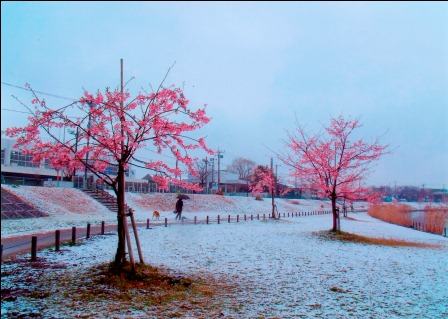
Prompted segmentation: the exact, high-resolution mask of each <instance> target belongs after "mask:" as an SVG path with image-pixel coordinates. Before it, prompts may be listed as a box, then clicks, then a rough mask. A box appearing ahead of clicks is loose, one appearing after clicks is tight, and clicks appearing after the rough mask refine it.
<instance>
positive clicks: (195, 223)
mask: <svg viewBox="0 0 448 319" xmlns="http://www.w3.org/2000/svg"><path fill="white" fill-rule="evenodd" d="M196 220H197V219H196V216H194V224H195V225H196Z"/></svg>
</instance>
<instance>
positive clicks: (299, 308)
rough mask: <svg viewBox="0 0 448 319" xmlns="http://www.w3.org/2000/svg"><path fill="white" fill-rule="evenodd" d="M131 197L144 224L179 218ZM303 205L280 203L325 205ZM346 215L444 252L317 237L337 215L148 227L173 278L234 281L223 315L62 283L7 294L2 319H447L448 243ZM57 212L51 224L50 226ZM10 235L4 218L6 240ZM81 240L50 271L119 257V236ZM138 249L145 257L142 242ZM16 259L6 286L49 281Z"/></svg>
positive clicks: (248, 202)
mask: <svg viewBox="0 0 448 319" xmlns="http://www.w3.org/2000/svg"><path fill="white" fill-rule="evenodd" d="M82 195H83V194H82ZM76 196H78V195H76ZM83 196H84V195H83ZM50 197H51V196H50ZM53 197H55V196H54V195H53ZM127 200H128V203H129V204H130V206H132V207H134V208H135V210H136V216H137V215H138V218H139V219H140V220H146V218H149V217H150V216H149V215H150V214H152V211H153V210H160V211H161V212H164V214H166V215H167V216H169V218H170V219H174V214H172V213H171V210H172V209H171V208H170V207H171V206H174V204H175V200H176V198H175V195H174V194H164V195H163V196H160V195H158V196H156V195H153V194H151V195H139V194H127ZM299 202H300V203H299V205H297V204H294V203H292V202H291V201H288V200H283V201H280V200H276V203H277V205H278V207H279V211H280V212H281V213H283V212H286V213H288V212H293V211H294V209H295V211H312V210H320V209H321V205H325V204H327V202H321V201H307V200H299ZM184 203H185V204H184V212H185V214H184V215H185V216H187V217H192V216H195V215H198V216H204V215H208V214H210V215H211V216H212V214H213V216H216V215H217V214H221V215H223V217H224V214H232V215H233V214H240V215H242V214H244V213H246V214H257V213H260V214H263V213H266V214H269V213H270V209H271V208H270V200H269V199H265V200H264V201H262V202H259V201H255V200H254V199H253V198H245V197H222V196H204V195H192V196H191V199H190V200H185V201H184ZM164 205H165V206H164ZM359 205H361V204H359ZM73 215H74V213H73V212H70V213H67V214H66V215H65V214H61V219H60V222H61V223H62V216H66V218H67V223H69V222H71V221H70V219H71V218H73ZM81 215H83V216H84V214H81ZM105 215H106V214H99V215H96V218H103V217H104V216H105ZM112 215H114V214H112ZM349 217H350V218H348V219H347V218H341V228H342V230H343V231H346V232H350V233H354V234H358V235H363V236H368V237H380V238H392V239H399V240H406V241H412V242H418V243H425V244H428V245H433V246H437V247H438V248H420V247H390V246H379V245H369V244H362V243H352V242H341V241H333V240H328V239H325V238H323V237H321V236H317V235H316V232H319V231H326V230H328V229H330V228H331V225H332V219H331V215H314V216H305V217H293V218H282V219H281V220H279V221H272V220H269V221H263V220H254V221H247V222H244V221H242V219H240V222H239V223H236V222H235V221H233V222H232V223H227V222H224V223H221V224H220V225H218V224H216V223H214V224H209V225H205V224H198V225H192V224H185V225H180V224H177V225H169V226H168V227H163V226H153V227H152V228H151V229H146V228H144V227H142V228H139V236H140V243H141V245H142V250H143V252H144V259H145V262H146V263H148V264H151V265H153V266H158V267H162V268H166V269H168V270H169V271H170V272H172V273H174V274H185V275H187V276H190V275H191V276H201V274H204V276H209V275H213V276H214V277H215V278H216V279H217V280H218V281H221V282H223V283H228V284H231V285H233V286H235V287H236V291H237V292H236V293H234V294H231V295H229V296H228V297H227V298H223V299H222V300H221V301H222V306H221V307H222V309H220V311H218V314H216V313H215V312H213V313H203V314H201V316H197V315H195V314H193V311H194V309H195V307H194V305H190V306H189V307H177V306H176V304H177V302H176V301H175V300H173V303H172V305H171V306H170V305H166V306H165V307H171V308H172V309H171V308H170V309H167V308H164V310H163V311H162V310H161V309H160V308H157V307H153V306H151V307H146V306H145V305H140V307H138V308H136V307H135V305H132V306H131V305H130V304H129V301H126V300H123V301H122V303H120V307H116V304H115V303H116V302H113V303H111V302H108V300H103V301H102V302H101V303H95V302H89V301H88V300H82V301H81V302H79V301H78V300H72V299H70V298H71V297H70V296H69V295H65V294H64V293H63V291H64V287H59V286H57V287H52V288H51V289H50V288H49V290H50V294H49V295H48V296H44V297H42V298H36V297H34V298H33V297H30V296H27V295H20V294H18V295H17V297H16V298H12V299H11V300H9V301H6V300H3V297H2V310H1V311H2V318H3V317H4V318H14V316H13V315H12V314H19V315H20V314H28V315H29V314H30V313H34V314H39V316H40V318H66V317H72V318H73V317H86V318H88V317H95V318H107V317H111V318H164V317H170V316H171V317H173V316H174V317H181V318H217V317H224V318H374V319H376V318H378V319H379V318H392V319H393V318H409V319H411V318H412V319H413V318H428V319H432V318H434V319H435V318H448V303H447V300H448V284H447V283H448V239H447V238H445V237H442V236H439V235H433V234H429V233H423V232H419V231H415V230H413V229H409V228H405V227H401V226H396V225H392V224H388V223H385V222H382V221H380V220H377V219H374V218H372V217H370V216H368V215H367V214H366V213H353V214H352V213H349ZM51 218H53V217H49V218H47V220H50V221H52V222H53V221H54V219H51ZM41 219H43V218H39V220H41ZM18 224H19V222H18V223H17V224H16V225H18ZM8 227H10V228H8V233H10V234H13V233H14V230H13V226H12V224H10V225H9V226H8ZM3 232H4V226H3V223H2V237H3ZM84 242H85V244H82V245H77V246H72V247H70V246H65V247H64V249H63V250H62V252H60V253H55V252H54V251H52V250H51V249H46V250H44V251H41V252H39V253H38V257H39V258H40V259H42V260H46V261H47V262H49V263H50V265H53V266H49V267H47V268H48V269H46V273H48V272H55V273H57V272H59V273H61V274H63V273H74V274H75V277H76V274H85V273H86V271H87V269H89V268H90V267H92V266H93V265H96V264H98V263H103V262H109V261H111V260H112V259H113V256H114V253H115V249H116V245H117V236H95V237H93V238H92V239H90V240H87V241H85V240H84ZM133 251H134V258H136V260H138V254H137V251H136V250H135V246H134V249H133ZM27 256H28V257H27ZM25 257H27V258H29V255H25ZM18 265H19V263H14V262H11V263H3V264H2V291H3V289H9V288H12V290H14V289H16V290H17V289H22V288H25V287H26V289H29V290H33V289H38V286H39V285H42V284H43V283H40V284H39V282H38V281H27V280H26V278H37V277H36V274H35V273H34V277H33V271H30V273H29V274H28V276H26V277H17V276H19V272H18V271H17V269H18V267H19V266H18ZM15 273H17V275H14V274H15ZM3 274H8V275H5V276H3ZM78 277H82V276H80V275H78ZM21 280H22V281H21ZM17 282H23V284H22V286H21V287H18V286H20V285H18V284H17ZM33 287H34V288H33ZM104 289H106V288H104ZM136 293H137V292H136ZM212 298H213V297H212ZM106 310H107V311H106Z"/></svg>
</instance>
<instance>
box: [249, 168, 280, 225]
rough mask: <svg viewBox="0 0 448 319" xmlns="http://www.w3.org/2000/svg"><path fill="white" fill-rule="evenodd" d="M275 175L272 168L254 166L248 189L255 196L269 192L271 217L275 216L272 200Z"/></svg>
mask: <svg viewBox="0 0 448 319" xmlns="http://www.w3.org/2000/svg"><path fill="white" fill-rule="evenodd" d="M275 185H276V183H275V176H274V172H273V170H272V169H270V168H268V167H267V166H262V165H259V166H257V167H255V168H254V170H253V174H252V181H251V183H250V185H249V189H250V190H251V191H252V193H253V194H254V195H255V196H258V195H259V194H260V193H265V192H267V193H269V194H270V195H271V200H272V218H275V217H276V216H275V202H274V193H275V189H276V187H275Z"/></svg>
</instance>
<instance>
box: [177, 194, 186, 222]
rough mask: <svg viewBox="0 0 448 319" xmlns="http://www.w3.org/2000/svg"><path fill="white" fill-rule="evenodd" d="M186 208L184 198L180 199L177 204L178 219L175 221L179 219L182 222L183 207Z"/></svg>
mask: <svg viewBox="0 0 448 319" xmlns="http://www.w3.org/2000/svg"><path fill="white" fill-rule="evenodd" d="M183 206H184V202H183V201H182V198H179V199H178V200H177V202H176V212H177V215H176V218H175V219H179V220H182V207H183Z"/></svg>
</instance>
